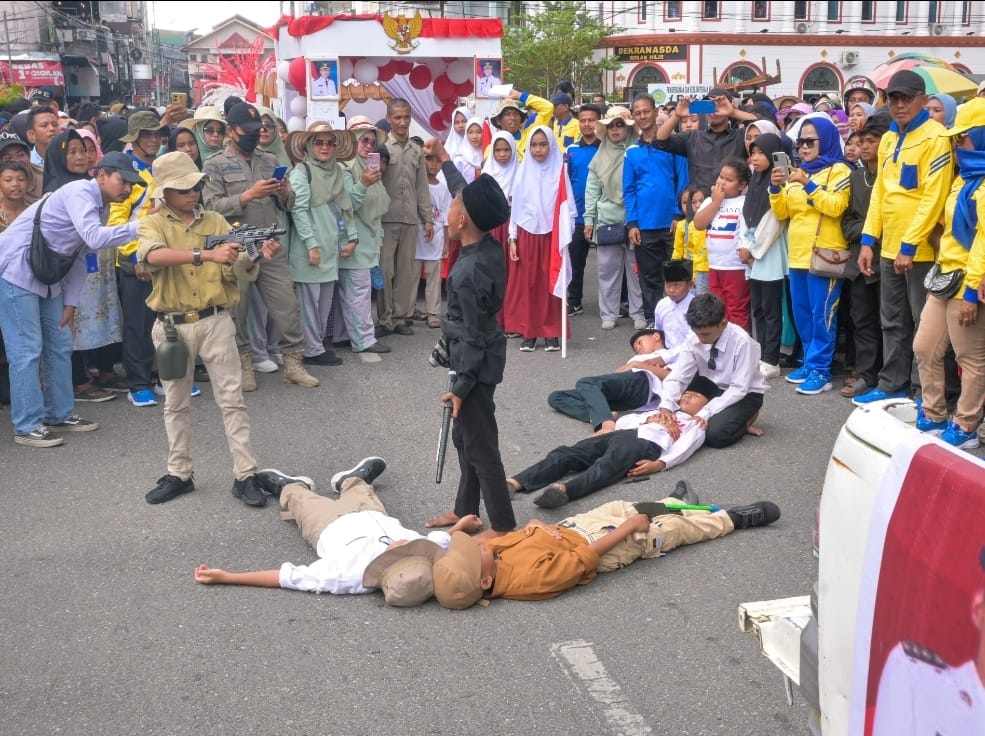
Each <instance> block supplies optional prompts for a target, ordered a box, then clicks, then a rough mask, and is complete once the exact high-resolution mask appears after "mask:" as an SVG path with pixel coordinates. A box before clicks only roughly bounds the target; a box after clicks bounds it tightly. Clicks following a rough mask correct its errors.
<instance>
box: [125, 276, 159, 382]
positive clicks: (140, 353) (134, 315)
mask: <svg viewBox="0 0 985 736" xmlns="http://www.w3.org/2000/svg"><path fill="white" fill-rule="evenodd" d="M152 288H153V287H152V286H151V282H150V281H141V280H140V279H138V278H137V277H136V276H131V275H130V274H128V273H126V272H123V271H121V272H120V309H121V310H122V312H123V370H124V371H125V372H126V374H127V383H129V384H130V390H131V391H140V390H142V389H152V388H153V386H152V385H151V371H152V370H153V368H154V343H153V342H151V338H150V331H151V328H152V327H153V326H154V320H155V319H156V318H157V314H156V313H155V312H154V311H153V310H152V309H151V308H150V307H148V306H147V297H149V296H150V292H151V289H152Z"/></svg>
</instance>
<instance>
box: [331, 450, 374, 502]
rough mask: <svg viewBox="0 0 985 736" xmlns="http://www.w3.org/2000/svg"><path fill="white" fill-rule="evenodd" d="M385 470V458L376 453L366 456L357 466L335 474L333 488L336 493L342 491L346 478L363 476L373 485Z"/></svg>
mask: <svg viewBox="0 0 985 736" xmlns="http://www.w3.org/2000/svg"><path fill="white" fill-rule="evenodd" d="M384 470H386V460H384V459H383V458H381V457H376V456H375V455H373V456H370V457H364V458H363V459H362V460H360V461H359V464H358V465H356V467H354V468H351V469H349V470H340V471H339V472H338V473H336V474H335V475H333V476H332V488H334V489H335V491H336V493H341V492H342V481H344V480H345V479H346V478H362V479H363V481H365V482H366V483H368V484H369V485H373V481H374V480H376V479H377V478H379V477H380V474H381V473H382V472H383V471H384Z"/></svg>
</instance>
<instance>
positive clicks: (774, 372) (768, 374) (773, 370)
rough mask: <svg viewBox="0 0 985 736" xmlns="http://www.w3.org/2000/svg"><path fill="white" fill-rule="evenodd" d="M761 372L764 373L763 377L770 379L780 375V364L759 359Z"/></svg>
mask: <svg viewBox="0 0 985 736" xmlns="http://www.w3.org/2000/svg"><path fill="white" fill-rule="evenodd" d="M759 372H760V373H762V374H763V378H765V379H766V380H769V379H771V378H779V377H780V366H778V365H770V364H769V363H764V362H763V361H759Z"/></svg>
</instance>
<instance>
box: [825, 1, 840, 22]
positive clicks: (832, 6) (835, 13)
mask: <svg viewBox="0 0 985 736" xmlns="http://www.w3.org/2000/svg"><path fill="white" fill-rule="evenodd" d="M828 21H830V22H833V23H841V3H840V2H838V0H828Z"/></svg>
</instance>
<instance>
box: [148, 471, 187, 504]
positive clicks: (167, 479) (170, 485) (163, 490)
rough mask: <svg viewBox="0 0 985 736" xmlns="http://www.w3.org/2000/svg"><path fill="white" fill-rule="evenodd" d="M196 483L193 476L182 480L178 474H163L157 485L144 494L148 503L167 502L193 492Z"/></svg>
mask: <svg viewBox="0 0 985 736" xmlns="http://www.w3.org/2000/svg"><path fill="white" fill-rule="evenodd" d="M194 490H195V484H194V483H193V482H192V479H191V478H188V479H187V480H182V479H181V478H179V477H178V476H177V475H170V474H169V475H162V476H161V477H160V478H158V479H157V485H156V486H155V487H154V488H152V489H151V490H150V491H148V492H147V493H146V495H144V500H145V501H147V503H166V502H167V501H170V500H171V499H172V498H177V497H178V496H180V495H181V494H183V493H191V492H192V491H194Z"/></svg>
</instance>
